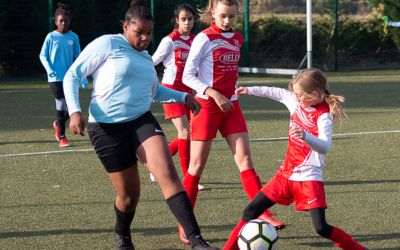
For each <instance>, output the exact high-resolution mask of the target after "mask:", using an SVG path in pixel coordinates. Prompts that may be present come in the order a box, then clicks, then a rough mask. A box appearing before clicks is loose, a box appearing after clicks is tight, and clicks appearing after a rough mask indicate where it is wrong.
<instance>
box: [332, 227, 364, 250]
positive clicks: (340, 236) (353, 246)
mask: <svg viewBox="0 0 400 250" xmlns="http://www.w3.org/2000/svg"><path fill="white" fill-rule="evenodd" d="M329 239H330V240H331V241H333V242H335V245H336V246H337V247H340V248H341V249H344V250H365V247H363V246H362V245H360V243H358V242H357V241H355V240H354V239H353V238H352V237H351V236H350V235H349V234H347V233H346V232H344V231H343V230H341V229H340V228H338V227H333V231H332V234H331V236H329Z"/></svg>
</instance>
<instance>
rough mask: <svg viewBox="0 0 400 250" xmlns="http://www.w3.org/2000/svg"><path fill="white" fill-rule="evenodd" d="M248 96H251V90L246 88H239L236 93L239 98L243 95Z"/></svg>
mask: <svg viewBox="0 0 400 250" xmlns="http://www.w3.org/2000/svg"><path fill="white" fill-rule="evenodd" d="M247 94H249V90H248V89H247V88H246V87H239V88H237V89H236V91H235V95H236V96H237V97H240V96H242V95H247Z"/></svg>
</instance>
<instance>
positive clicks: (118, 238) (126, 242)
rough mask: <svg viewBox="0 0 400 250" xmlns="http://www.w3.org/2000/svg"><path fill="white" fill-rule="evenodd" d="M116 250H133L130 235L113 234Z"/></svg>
mask: <svg viewBox="0 0 400 250" xmlns="http://www.w3.org/2000/svg"><path fill="white" fill-rule="evenodd" d="M114 236H115V249H116V250H135V247H134V246H133V243H132V238H131V236H130V235H121V234H117V233H114Z"/></svg>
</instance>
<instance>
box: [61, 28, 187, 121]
mask: <svg viewBox="0 0 400 250" xmlns="http://www.w3.org/2000/svg"><path fill="white" fill-rule="evenodd" d="M89 75H92V77H93V92H92V99H91V101H90V105H89V122H101V123H118V122H127V121H130V120H134V119H136V118H138V117H139V116H141V115H142V114H144V113H145V112H147V111H149V110H150V106H151V103H152V102H153V100H155V101H158V102H163V103H167V102H170V103H184V102H185V98H186V95H187V94H186V93H182V92H178V91H174V90H171V89H168V88H165V87H163V86H161V85H160V84H159V82H158V79H157V73H156V71H155V69H154V66H153V60H152V58H151V56H150V55H149V54H148V52H147V51H146V50H145V51H141V52H140V51H137V50H136V49H134V48H132V46H131V45H130V44H129V43H128V41H127V40H126V38H125V37H124V36H123V35H121V34H118V35H104V36H101V37H99V38H97V39H96V40H94V41H93V42H91V43H90V44H88V45H87V46H86V48H85V49H84V50H83V51H82V53H81V54H80V55H79V57H78V58H77V59H76V61H75V62H74V63H73V64H72V66H71V68H70V69H69V70H68V72H67V74H66V75H65V78H64V94H65V99H66V101H67V106H68V111H69V113H70V114H72V113H74V112H80V111H81V107H80V104H79V81H80V80H81V79H82V78H85V77H87V76H89Z"/></svg>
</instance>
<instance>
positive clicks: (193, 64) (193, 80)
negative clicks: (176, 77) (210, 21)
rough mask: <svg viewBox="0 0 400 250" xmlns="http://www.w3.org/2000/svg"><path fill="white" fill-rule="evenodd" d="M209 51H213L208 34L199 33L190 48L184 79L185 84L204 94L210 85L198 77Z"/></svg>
mask: <svg viewBox="0 0 400 250" xmlns="http://www.w3.org/2000/svg"><path fill="white" fill-rule="evenodd" d="M209 53H211V47H210V40H209V39H208V37H207V35H206V34H204V33H199V34H198V35H197V36H196V37H195V38H194V40H193V43H192V46H191V48H190V52H189V56H188V59H187V61H186V65H185V69H184V71H183V78H182V80H183V83H184V84H185V85H187V86H188V87H190V88H192V89H194V90H195V91H196V92H197V93H198V94H200V95H203V94H204V92H205V91H206V89H207V88H208V87H209V85H207V84H206V83H204V82H202V81H201V80H200V79H199V78H198V77H197V74H198V69H199V67H200V64H201V63H202V62H203V59H204V58H205V56H206V55H207V54H209ZM200 74H201V72H200Z"/></svg>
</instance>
